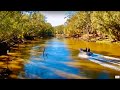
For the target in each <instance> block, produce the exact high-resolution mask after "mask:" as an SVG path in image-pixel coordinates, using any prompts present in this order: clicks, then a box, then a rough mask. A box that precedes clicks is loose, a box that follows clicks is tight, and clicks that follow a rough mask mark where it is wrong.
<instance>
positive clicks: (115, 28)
mask: <svg viewBox="0 0 120 90" xmlns="http://www.w3.org/2000/svg"><path fill="white" fill-rule="evenodd" d="M68 16H70V15H68ZM62 30H63V32H64V34H65V35H67V36H69V37H81V36H82V35H85V34H87V35H89V34H91V35H92V36H93V38H96V37H97V36H99V37H101V38H103V39H104V38H109V39H110V40H114V41H120V12H119V11H76V13H74V14H73V15H72V16H71V17H69V18H68V19H67V21H66V23H65V25H64V29H62Z"/></svg>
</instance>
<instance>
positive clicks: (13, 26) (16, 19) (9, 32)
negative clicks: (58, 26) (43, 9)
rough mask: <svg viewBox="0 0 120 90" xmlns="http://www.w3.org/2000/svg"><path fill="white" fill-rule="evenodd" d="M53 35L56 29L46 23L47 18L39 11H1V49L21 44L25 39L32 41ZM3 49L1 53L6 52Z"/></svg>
mask: <svg viewBox="0 0 120 90" xmlns="http://www.w3.org/2000/svg"><path fill="white" fill-rule="evenodd" d="M53 35H54V28H53V27H52V25H51V24H50V23H47V22H46V17H45V16H44V15H43V14H41V13H40V12H39V11H35V12H33V11H31V12H30V11H0V47H1V48H3V47H4V46H6V48H7V47H10V46H11V45H13V44H16V43H21V42H23V40H25V39H29V40H31V39H34V38H40V37H50V36H53ZM3 43H4V44H3ZM5 43H6V44H5ZM1 48H0V52H2V51H4V50H3V49H1ZM4 48H5V47H4Z"/></svg>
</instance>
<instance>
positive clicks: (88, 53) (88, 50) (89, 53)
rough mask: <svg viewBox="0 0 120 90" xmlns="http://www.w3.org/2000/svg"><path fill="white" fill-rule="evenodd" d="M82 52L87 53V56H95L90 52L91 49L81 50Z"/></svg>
mask: <svg viewBox="0 0 120 90" xmlns="http://www.w3.org/2000/svg"><path fill="white" fill-rule="evenodd" d="M80 52H82V53H85V54H87V55H92V54H93V53H92V52H90V48H86V49H85V50H83V49H80Z"/></svg>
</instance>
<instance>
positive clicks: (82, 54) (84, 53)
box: [78, 49, 93, 58]
mask: <svg viewBox="0 0 120 90" xmlns="http://www.w3.org/2000/svg"><path fill="white" fill-rule="evenodd" d="M91 55H93V53H92V52H90V50H88V51H87V49H86V50H84V49H80V53H79V55H78V56H79V57H81V58H89V56H91Z"/></svg>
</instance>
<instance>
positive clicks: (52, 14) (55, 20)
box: [40, 11, 66, 26]
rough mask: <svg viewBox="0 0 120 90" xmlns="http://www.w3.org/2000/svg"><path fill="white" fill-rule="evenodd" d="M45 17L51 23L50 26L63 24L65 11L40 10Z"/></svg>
mask: <svg viewBox="0 0 120 90" xmlns="http://www.w3.org/2000/svg"><path fill="white" fill-rule="evenodd" d="M40 12H41V13H42V14H43V15H45V16H46V17H47V22H49V23H51V25H52V26H57V25H61V24H64V23H65V21H66V19H64V18H65V17H66V15H65V13H66V11H40Z"/></svg>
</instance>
